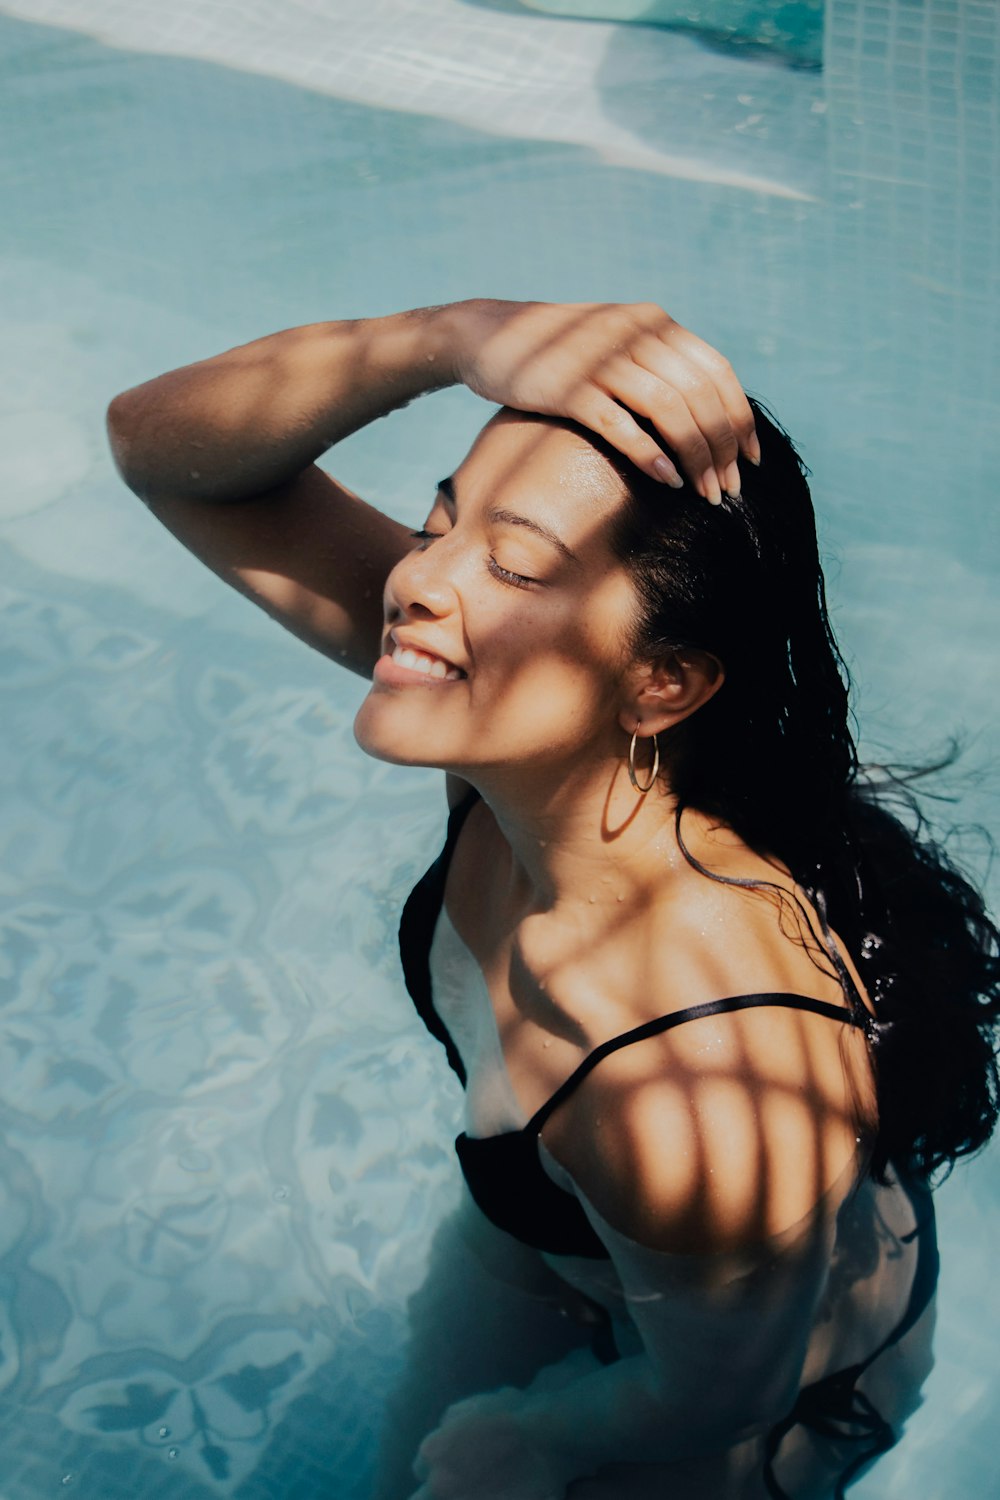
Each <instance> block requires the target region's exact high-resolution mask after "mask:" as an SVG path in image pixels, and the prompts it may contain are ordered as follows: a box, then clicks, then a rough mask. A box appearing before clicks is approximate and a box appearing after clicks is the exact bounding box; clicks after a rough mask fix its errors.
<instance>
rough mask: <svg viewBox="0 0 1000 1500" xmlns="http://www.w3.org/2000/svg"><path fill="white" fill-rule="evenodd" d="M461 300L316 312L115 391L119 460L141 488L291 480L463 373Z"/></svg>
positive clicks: (240, 494)
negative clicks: (358, 312)
mask: <svg viewBox="0 0 1000 1500" xmlns="http://www.w3.org/2000/svg"><path fill="white" fill-rule="evenodd" d="M461 306H462V304H457V305H450V306H445V307H441V308H420V309H417V310H415V311H413V312H405V313H397V314H393V315H391V316H389V317H383V318H367V319H359V320H355V321H347V322H339V323H313V324H310V325H307V326H305V327H301V328H290V329H287V330H285V331H284V332H282V333H275V334H271V335H270V336H269V337H267V338H262V339H257V340H255V341H254V342H253V343H250V344H244V345H241V346H240V347H239V348H236V349H230V350H229V351H227V352H226V353H225V354H220V355H217V356H216V357H215V358H213V359H207V360H202V361H200V362H199V363H197V364H193V365H186V366H184V367H183V368H182V369H179V370H171V371H169V372H168V373H167V374H165V375H160V376H158V377H157V378H156V379H155V380H150V381H147V382H146V383H145V384H144V385H139V386H136V387H134V388H133V389H132V390H128V391H125V392H124V393H123V394H122V395H120V396H117V397H116V398H115V400H114V401H113V402H112V403H111V407H110V409H109V412H108V429H109V434H110V438H111V445H112V450H113V452H114V456H115V461H116V463H117V464H118V467H119V469H120V471H121V474H122V477H123V478H124V479H125V482H126V483H127V484H128V485H129V486H130V487H131V488H132V489H133V490H135V491H136V493H137V494H139V495H141V496H142V497H143V498H144V499H147V500H151V499H155V498H156V497H157V496H158V495H176V496H187V497H190V498H191V499H204V500H216V501H224V500H239V499H245V498H249V497H251V496H253V495H256V494H261V493H263V492H264V491H266V490H270V489H273V488H274V487H275V486H277V485H280V484H283V483H285V482H287V481H288V480H290V479H293V478H294V477H295V475H296V474H298V473H300V472H301V471H302V470H303V469H305V468H306V467H308V465H309V464H312V463H314V462H315V461H316V459H317V458H319V456H320V455H321V454H322V453H323V452H325V450H326V449H327V448H329V447H331V446H332V445H333V444H334V443H337V442H339V441H340V440H341V439H342V438H344V437H347V436H348V435H349V434H350V433H352V432H356V431H357V430H358V429H359V428H361V427H364V426H365V425H366V424H367V423H368V422H371V421H374V420H375V418H377V417H381V416H384V415H385V414H386V413H387V412H390V411H392V410H394V409H396V408H397V407H400V406H404V405H405V404H406V403H407V402H408V401H411V400H412V399H413V398H414V397H416V396H419V395H422V394H424V393H425V392H427V391H432V390H438V389H441V388H442V387H444V386H447V385H452V384H454V383H455V382H456V380H457V378H458V377H457V375H456V373H455V370H456V351H457V346H458V340H459V331H460V328H461V325H462V315H461V311H460V309H461Z"/></svg>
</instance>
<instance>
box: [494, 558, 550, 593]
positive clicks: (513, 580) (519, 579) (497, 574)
mask: <svg viewBox="0 0 1000 1500" xmlns="http://www.w3.org/2000/svg"><path fill="white" fill-rule="evenodd" d="M486 566H487V567H488V568H489V570H490V572H491V573H492V574H493V576H494V578H498V579H499V580H500V582H501V583H508V584H510V586H511V587H512V588H515V589H527V588H530V587H531V585H532V584H533V583H538V582H539V581H540V580H539V579H537V578H526V577H525V575H524V574H523V573H512V572H511V571H510V569H509V568H504V567H501V565H500V564H499V563H498V562H497V560H496V558H495V557H493V556H492V555H491V556H490V559H489V561H488V562H487V564H486Z"/></svg>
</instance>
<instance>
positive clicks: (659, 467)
mask: <svg viewBox="0 0 1000 1500" xmlns="http://www.w3.org/2000/svg"><path fill="white" fill-rule="evenodd" d="M566 415H567V416H569V417H572V418H573V420H574V422H580V423H581V424H582V425H583V426H584V427H589V428H590V430H591V432H596V433H597V435H598V437H602V438H603V439H604V440H605V442H607V443H610V444H611V446H612V448H617V449H618V452H619V453H623V454H624V455H625V457H626V458H627V459H629V460H630V461H631V462H632V463H634V464H635V466H636V468H637V469H641V470H642V472H643V473H644V474H648V475H649V477H650V478H651V479H657V480H659V481H660V482H661V483H663V484H669V485H670V486H671V487H672V488H673V489H675V490H679V489H681V488H682V487H683V485H684V481H683V479H682V478H681V476H680V474H679V473H678V472H677V469H676V466H675V465H674V464H673V463H672V462H671V460H670V459H669V458H668V457H667V455H666V454H665V453H664V451H663V449H662V448H661V447H660V446H659V444H658V443H657V442H656V441H655V440H654V439H653V438H651V437H650V436H649V434H648V433H646V432H643V430H642V428H641V427H640V426H639V424H638V422H637V421H636V420H635V418H634V417H633V416H632V415H631V414H630V413H629V412H627V411H626V410H625V408H624V406H619V404H618V402H617V401H614V400H612V398H611V397H610V396H609V395H608V394H607V392H606V391H603V390H600V389H599V388H598V387H597V386H594V385H587V386H585V387H583V388H582V389H581V390H580V391H578V392H577V393H576V394H575V395H574V397H573V399H572V401H570V402H567V405H566Z"/></svg>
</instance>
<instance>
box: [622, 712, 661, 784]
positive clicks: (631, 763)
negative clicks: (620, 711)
mask: <svg viewBox="0 0 1000 1500" xmlns="http://www.w3.org/2000/svg"><path fill="white" fill-rule="evenodd" d="M638 737H639V726H638V724H637V725H636V726H635V728H634V729H633V731H632V742H631V744H630V745H629V747H628V779H629V781H631V783H632V785H633V786H634V787H635V789H636V791H637V792H640V793H641V794H642V796H643V797H645V795H646V793H647V792H649V791H652V789H653V787H654V785H655V784H656V778H657V776H658V775H659V773H660V741H659V739H658V737H657V736H656V735H655V734H654V735H653V767H652V770H651V771H650V773H649V780H648V781H647V782H646V784H645V786H643V784H642V782H641V781H640V780H639V778H638V776H637V775H636V774H635V742H636V740H637V739H638Z"/></svg>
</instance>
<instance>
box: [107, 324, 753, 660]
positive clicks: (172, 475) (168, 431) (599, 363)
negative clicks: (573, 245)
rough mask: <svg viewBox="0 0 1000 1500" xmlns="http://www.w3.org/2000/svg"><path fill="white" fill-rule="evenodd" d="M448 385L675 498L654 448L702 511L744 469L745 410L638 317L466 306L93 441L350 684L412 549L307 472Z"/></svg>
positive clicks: (229, 366)
mask: <svg viewBox="0 0 1000 1500" xmlns="http://www.w3.org/2000/svg"><path fill="white" fill-rule="evenodd" d="M458 382H464V383H465V384H467V385H468V386H469V387H470V389H472V390H474V391H476V392H477V394H479V395H481V396H483V397H484V398H485V399H487V400H489V401H493V402H496V403H497V404H499V405H508V406H515V407H518V408H519V409H521V410H524V411H533V412H542V413H545V414H548V415H555V416H566V417H571V418H573V419H574V420H576V421H578V422H581V423H583V424H584V425H585V426H589V427H591V428H593V429H594V430H595V431H597V432H598V433H600V434H601V435H602V436H603V437H604V438H605V439H606V440H607V441H608V442H610V443H612V444H613V445H614V446H616V447H618V448H620V449H621V451H622V452H624V453H625V454H627V456H628V457H629V458H631V459H632V460H633V461H634V462H635V463H637V464H638V465H639V466H640V467H641V468H643V469H645V470H646V471H647V472H648V473H650V474H651V475H653V476H655V477H656V478H659V479H661V480H663V481H664V483H665V484H667V485H670V484H679V483H680V478H679V476H678V472H677V469H676V468H675V466H674V463H673V462H672V461H671V459H670V458H668V457H667V456H666V454H665V452H664V447H669V448H671V449H672V450H673V451H674V453H675V454H676V455H677V456H678V459H679V462H680V464H681V466H682V468H683V469H684V470H685V471H686V472H687V474H688V475H689V477H690V479H691V481H692V483H693V484H694V485H695V487H696V488H698V489H699V490H700V492H701V493H702V494H704V495H705V496H706V498H708V499H712V500H715V499H718V497H719V495H720V493H721V490H722V489H723V488H729V489H733V488H734V487H737V486H738V483H739V474H738V470H737V467H736V457H737V454H738V453H739V452H740V451H742V452H743V453H744V454H745V455H746V456H747V457H749V458H751V460H754V459H755V448H754V444H755V439H754V436H753V419H752V415H751V413H750V408H749V406H748V405H747V402H746V399H745V397H744V396H743V392H742V390H741V389H740V386H739V383H738V381H737V380H736V378H735V376H734V375H733V373H732V371H731V369H730V368H729V366H728V364H727V362H726V361H725V360H724V359H723V358H722V356H721V355H719V354H718V353H717V352H716V351H715V350H714V349H711V348H710V347H709V346H708V345H707V344H704V343H703V342H702V341H701V340H700V339H697V338H695V336H694V335H693V334H691V333H689V332H688V331H687V330H686V329H684V328H682V327H681V326H680V325H679V324H677V323H675V322H674V321H673V319H671V318H670V317H669V316H668V315H667V314H666V313H664V312H663V311H662V309H660V308H657V307H655V306H653V305H652V304H635V305H627V306H626V305H617V304H609V305H604V304H578V305H569V306H564V305H553V304H547V303H519V302H497V301H492V300H489V299H475V300H472V301H469V302H460V303H453V304H449V305H447V306H444V307H432V308H422V309H418V310H416V311H413V312H406V313H399V314H395V315H393V316H390V317H384V318H370V319H361V320H358V321H351V322H340V323H316V324H312V325H309V326H308V327H304V328H292V329H288V330H286V331H285V332H282V333H276V334H272V335H271V336H270V337H268V338H263V339H258V340H257V341H255V342H254V343H251V344H245V345H242V346H241V347H240V348H237V349H231V350H229V351H228V352H227V353H225V354H220V355H218V356H216V357H215V358H214V359H208V360H204V361H201V362H200V363H198V364H193V365H187V366H185V367H184V368H183V369H180V370H173V371H170V372H169V373H168V374H165V375H161V376H159V377H158V378H157V379H155V380H151V381H148V382H147V383H146V384H144V385H140V386H136V387H135V388H134V389H133V390H129V391H125V392H124V393H123V394H122V395H120V396H117V397H116V398H115V400H114V401H113V402H112V403H111V407H110V409H109V413H108V428H109V434H110V438H111V445H112V450H113V452H114V456H115V461H116V463H117V464H118V467H119V470H120V472H121V474H122V477H123V478H124V480H125V482H126V483H127V484H128V485H129V486H130V487H131V488H132V489H133V490H135V492H136V493H137V494H138V495H140V496H141V497H142V499H143V500H145V502H146V504H147V505H148V506H149V507H150V509H151V510H152V511H153V512H154V514H156V515H157V516H158V517H159V519H160V520H161V521H162V522H163V523H164V525H166V526H167V527H169V529H170V530H171V531H173V532H174V534H175V535H176V536H177V537H178V538H179V539H180V541H182V542H183V543H184V545H185V546H187V547H188V548H190V550H191V551H192V552H194V553H195V554H196V555H197V556H199V557H200V558H201V559H202V560H203V561H204V562H206V563H207V564H208V566H209V567H211V568H213V569H214V570H215V571H216V572H217V573H219V574H220V576H221V577H223V578H224V579H225V580H226V581H227V582H229V583H231V584H233V585H234V586H235V587H236V588H238V589H240V590H241V591H242V592H244V593H245V594H247V595H248V596H249V597H250V598H252V599H253V600H254V601H255V602H256V603H258V604H260V605H261V606H262V607H263V608H264V609H266V610H267V611H268V612H269V613H270V614H272V615H273V616H275V618H277V619H278V620H279V621H280V622H281V623H282V624H283V625H285V626H287V627H288V628H289V629H290V630H292V631H294V632H295V633H296V634H298V635H300V636H302V637H303V638H304V639H305V640H307V641H308V642H309V643H310V644H311V645H313V646H316V647H317V648H318V649H319V650H321V651H324V652H325V653H326V654H327V655H329V656H331V657H332V658H333V659H334V660H337V661H340V662H342V663H343V664H344V665H345V666H348V667H351V668H352V669H353V670H355V671H357V672H361V673H363V674H365V675H369V674H370V672H371V670H372V667H373V665H374V663H375V660H376V658H377V656H378V651H379V642H380V638H381V630H382V605H381V599H382V588H383V585H384V583H385V579H386V576H387V574H388V573H389V571H390V570H391V568H392V567H393V566H394V564H395V563H396V562H397V561H398V559H399V558H400V557H401V556H402V555H403V554H404V552H406V551H407V549H408V548H409V547H410V546H411V545H412V543H411V539H410V535H409V533H408V531H407V530H406V528H405V527H403V526H401V525H399V524H398V523H397V522H395V521H393V520H391V519H390V518H389V517H387V516H385V515H383V514H381V512H379V511H377V510H375V509H374V508H373V507H371V506H369V505H367V504H366V503H365V502H364V501H363V500H361V499H359V498H358V497H357V496H356V495H352V494H351V493H350V492H349V491H348V490H346V489H345V488H344V487H343V486H342V485H340V484H338V483H337V482H336V481H335V480H333V479H332V478H330V476H329V475H327V474H326V473H324V472H323V471H322V470H321V469H319V468H317V467H316V460H317V459H318V458H319V457H320V455H321V454H323V453H324V452H325V451H326V449H327V448H329V447H331V446H332V445H333V444H335V443H337V442H339V441H340V440H341V439H342V438H344V437H347V436H348V435H349V434H350V433H352V432H355V431H357V430H358V429H359V428H360V427H363V426H365V425H366V424H367V423H368V422H371V421H373V420H375V418H377V417H381V416H384V415H386V414H387V413H388V412H390V411H392V410H394V409H396V408H398V407H400V406H404V405H406V404H407V402H409V401H411V400H412V399H413V398H414V397H416V396H419V395H422V394H424V393H425V392H428V391H433V390H438V389H441V388H442V387H444V386H447V385H452V384H456V383H458ZM632 413H635V414H637V415H639V416H642V417H646V418H648V419H649V420H650V421H651V422H652V424H653V426H654V428H655V429H656V430H658V432H659V433H660V434H661V435H662V439H663V446H662V447H661V446H660V444H659V443H658V442H657V441H656V439H655V438H654V437H652V436H650V434H649V432H648V431H645V430H643V428H641V427H640V426H639V425H638V424H637V423H636V421H635V420H634V417H633V415H632Z"/></svg>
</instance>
